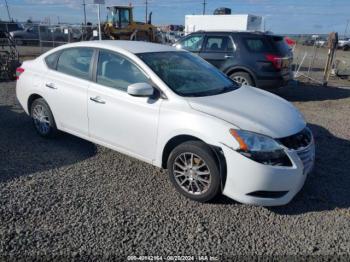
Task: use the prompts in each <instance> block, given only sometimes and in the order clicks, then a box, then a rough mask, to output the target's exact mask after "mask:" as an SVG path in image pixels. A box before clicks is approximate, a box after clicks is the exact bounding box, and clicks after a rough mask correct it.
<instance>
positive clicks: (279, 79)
mask: <svg viewBox="0 0 350 262" xmlns="http://www.w3.org/2000/svg"><path fill="white" fill-rule="evenodd" d="M174 46H176V47H178V48H183V49H186V50H188V51H191V52H193V53H195V54H197V55H199V56H200V57H202V58H204V59H205V60H207V61H208V62H210V63H211V64H213V65H214V66H216V67H217V68H219V69H220V70H221V71H223V72H224V73H225V74H227V75H228V76H229V77H230V78H231V79H233V80H234V81H236V82H237V83H239V84H240V85H249V86H255V87H259V88H278V87H281V86H284V85H286V84H287V83H288V82H289V81H290V80H291V79H292V69H291V65H292V61H293V55H292V52H291V50H290V48H289V47H288V45H287V44H286V42H285V41H284V39H283V37H281V36H276V35H270V34H264V33H252V32H202V31H201V32H196V33H193V34H190V35H188V36H186V37H184V38H182V39H181V40H180V41H178V42H177V43H175V44H174Z"/></svg>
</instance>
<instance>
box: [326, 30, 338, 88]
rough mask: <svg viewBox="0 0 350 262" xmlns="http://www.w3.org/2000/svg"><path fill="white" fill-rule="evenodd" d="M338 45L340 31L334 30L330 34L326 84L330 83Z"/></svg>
mask: <svg viewBox="0 0 350 262" xmlns="http://www.w3.org/2000/svg"><path fill="white" fill-rule="evenodd" d="M337 46H338V33H336V32H332V33H330V34H329V36H328V56H327V62H326V67H325V69H324V74H323V85H324V86H326V85H327V84H328V80H329V76H330V74H331V70H332V65H333V59H334V55H335V53H336V50H337Z"/></svg>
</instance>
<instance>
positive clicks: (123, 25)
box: [102, 6, 159, 42]
mask: <svg viewBox="0 0 350 262" xmlns="http://www.w3.org/2000/svg"><path fill="white" fill-rule="evenodd" d="M107 10H108V18H107V22H106V23H104V25H102V34H103V38H105V39H113V40H137V41H147V42H159V41H158V36H157V28H156V27H155V26H153V25H152V23H151V17H152V12H151V13H150V14H149V19H148V22H147V23H142V22H136V21H134V19H133V7H131V6H110V7H107Z"/></svg>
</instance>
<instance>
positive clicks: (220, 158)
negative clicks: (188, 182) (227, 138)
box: [161, 134, 227, 190]
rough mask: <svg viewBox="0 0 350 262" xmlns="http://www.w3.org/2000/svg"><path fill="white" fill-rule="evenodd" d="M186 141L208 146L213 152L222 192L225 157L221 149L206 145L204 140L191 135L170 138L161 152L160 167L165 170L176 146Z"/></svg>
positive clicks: (224, 175) (225, 169) (224, 180)
mask: <svg viewBox="0 0 350 262" xmlns="http://www.w3.org/2000/svg"><path fill="white" fill-rule="evenodd" d="M187 141H200V142H203V143H204V144H206V145H208V146H209V147H210V149H211V150H212V151H213V152H214V155H215V157H216V159H215V160H216V161H217V163H218V166H219V170H220V175H221V190H223V188H224V185H225V182H226V173H227V172H226V171H227V168H226V158H225V155H224V153H223V150H222V149H221V147H219V146H216V145H211V144H208V143H206V142H205V141H204V140H202V139H200V138H198V137H196V136H193V135H186V134H183V135H176V136H174V137H172V138H171V139H170V140H169V141H168V142H167V143H166V144H165V147H164V149H163V152H162V163H161V167H162V168H164V169H166V167H167V161H168V158H169V156H170V153H171V151H172V150H173V149H174V148H175V147H177V146H178V145H180V144H182V143H184V142H187Z"/></svg>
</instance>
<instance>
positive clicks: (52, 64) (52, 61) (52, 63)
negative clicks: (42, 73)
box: [45, 52, 60, 70]
mask: <svg viewBox="0 0 350 262" xmlns="http://www.w3.org/2000/svg"><path fill="white" fill-rule="evenodd" d="M59 54H60V52H56V53H53V54H51V55H49V56H47V57H46V58H45V62H46V65H47V66H48V67H49V68H50V69H53V70H55V69H56V63H57V58H58V56H59Z"/></svg>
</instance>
